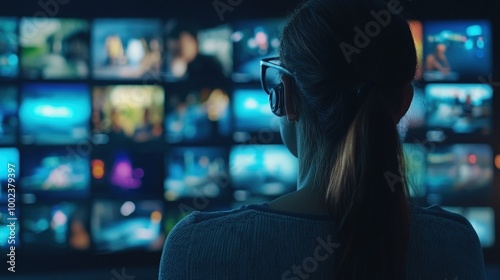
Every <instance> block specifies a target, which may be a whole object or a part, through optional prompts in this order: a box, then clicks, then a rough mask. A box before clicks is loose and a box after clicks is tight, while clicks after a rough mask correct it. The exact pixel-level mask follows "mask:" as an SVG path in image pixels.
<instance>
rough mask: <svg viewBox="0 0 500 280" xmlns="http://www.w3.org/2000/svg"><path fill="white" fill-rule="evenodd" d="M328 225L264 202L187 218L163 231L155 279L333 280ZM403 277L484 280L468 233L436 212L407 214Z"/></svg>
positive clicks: (458, 219) (331, 226) (462, 223)
mask: <svg viewBox="0 0 500 280" xmlns="http://www.w3.org/2000/svg"><path fill="white" fill-rule="evenodd" d="M335 232H336V225H335V223H334V222H332V221H331V220H330V219H329V218H326V217H323V216H314V215H306V214H295V213H288V212H282V211H277V210H274V209H271V208H269V207H268V206H267V204H265V203H264V204H255V205H248V206H243V207H241V208H239V209H235V210H231V211H220V212H207V213H204V212H193V213H192V214H190V215H188V216H187V217H185V218H184V219H182V220H181V221H180V222H179V223H178V224H177V225H176V226H175V227H174V229H173V230H172V231H171V232H170V234H169V236H168V238H167V241H166V242H165V247H164V250H163V255H162V258H161V263H160V273H159V279H160V280H167V279H168V280H170V279H175V280H179V279H217V280H237V279H249V280H250V279H251V280H267V279H290V280H300V279H333V276H332V275H333V273H332V268H333V267H334V263H335V257H334V250H335V248H336V247H337V244H336V243H335ZM410 238H411V241H410V247H409V253H408V254H409V256H408V259H407V279H418V280H433V279H436V280H455V279H456V280H473V279H485V272H484V261H483V254H482V249H481V246H480V243H479V239H478V237H477V235H476V232H475V231H474V229H473V228H472V226H471V225H470V223H469V222H468V221H467V220H466V219H465V218H463V217H462V216H459V215H456V214H452V213H450V212H447V211H444V210H443V209H441V208H440V207H438V206H432V207H428V208H417V207H415V208H413V210H412V222H411V236H410Z"/></svg>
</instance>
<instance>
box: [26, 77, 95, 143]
mask: <svg viewBox="0 0 500 280" xmlns="http://www.w3.org/2000/svg"><path fill="white" fill-rule="evenodd" d="M19 119H20V122H21V141H22V143H23V144H58V145H63V144H78V143H81V142H82V141H86V140H87V139H88V138H89V121H90V92H89V88H88V86H87V85H84V84H27V85H24V86H23V87H22V95H21V107H20V110H19Z"/></svg>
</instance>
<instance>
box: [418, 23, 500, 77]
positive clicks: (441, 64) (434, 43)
mask: <svg viewBox="0 0 500 280" xmlns="http://www.w3.org/2000/svg"><path fill="white" fill-rule="evenodd" d="M424 30H425V45H424V54H425V63H424V64H425V65H424V69H425V70H424V79H425V80H427V81H459V80H476V81H477V77H479V76H482V75H484V76H488V75H490V74H491V71H492V61H493V59H492V53H491V49H492V40H491V30H490V24H489V22H487V21H428V22H426V23H425V26H424Z"/></svg>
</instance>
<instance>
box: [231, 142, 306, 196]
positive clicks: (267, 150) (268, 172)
mask: <svg viewBox="0 0 500 280" xmlns="http://www.w3.org/2000/svg"><path fill="white" fill-rule="evenodd" d="M229 163H230V169H229V170H230V171H229V172H230V175H231V181H232V183H233V187H234V188H235V189H236V190H239V191H236V192H235V199H236V200H246V199H248V198H249V197H251V196H252V195H257V196H278V195H283V194H286V193H289V192H292V191H295V190H296V189H297V174H298V162H297V158H295V157H294V156H293V155H292V154H291V153H290V152H289V151H288V149H287V148H286V147H285V146H283V145H238V146H233V148H232V149H231V152H230V156H229Z"/></svg>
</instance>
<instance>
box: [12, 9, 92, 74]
mask: <svg viewBox="0 0 500 280" xmlns="http://www.w3.org/2000/svg"><path fill="white" fill-rule="evenodd" d="M37 23H39V21H38V19H37V18H23V19H22V20H21V27H20V32H21V57H22V60H21V71H22V75H23V77H24V78H27V79H84V78H87V77H88V74H89V37H88V36H89V24H88V22H87V21H85V20H79V19H55V18H46V19H44V24H43V28H40V27H42V25H40V27H39V28H37V26H36V24H37Z"/></svg>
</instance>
